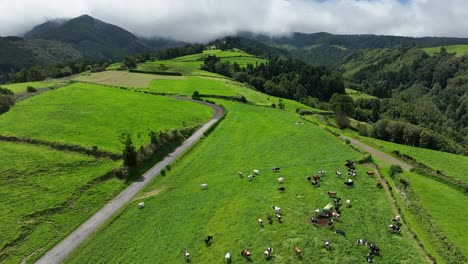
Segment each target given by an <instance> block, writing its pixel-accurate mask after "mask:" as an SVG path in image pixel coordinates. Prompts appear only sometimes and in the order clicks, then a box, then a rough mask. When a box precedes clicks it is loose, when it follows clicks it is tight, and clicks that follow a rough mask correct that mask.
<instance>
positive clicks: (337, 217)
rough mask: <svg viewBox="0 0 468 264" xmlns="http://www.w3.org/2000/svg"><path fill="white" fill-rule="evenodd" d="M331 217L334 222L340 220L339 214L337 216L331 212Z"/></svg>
mask: <svg viewBox="0 0 468 264" xmlns="http://www.w3.org/2000/svg"><path fill="white" fill-rule="evenodd" d="M331 215H332V217H333V218H335V219H336V220H339V219H340V214H339V213H335V212H331Z"/></svg>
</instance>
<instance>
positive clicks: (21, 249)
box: [0, 141, 124, 263]
mask: <svg viewBox="0 0 468 264" xmlns="http://www.w3.org/2000/svg"><path fill="white" fill-rule="evenodd" d="M0 157H1V159H0V186H2V187H1V188H0V195H1V197H2V199H0V212H1V213H0V249H1V251H0V262H1V263H20V262H21V261H22V260H25V259H27V258H29V257H31V259H30V261H31V260H33V259H35V258H37V257H38V256H40V255H41V254H42V253H44V252H45V251H46V250H47V249H49V248H50V247H51V246H53V245H54V244H55V243H57V242H58V241H60V240H61V239H62V238H63V237H64V236H65V235H66V234H67V233H69V232H71V231H72V230H73V229H74V228H75V227H76V226H78V225H79V224H80V223H81V222H83V221H84V220H85V219H86V218H88V217H89V216H90V215H92V214H93V213H94V212H95V211H97V210H98V209H99V208H100V207H101V206H103V205H104V202H105V201H107V200H109V199H110V198H112V197H113V196H114V195H115V194H116V193H118V192H119V191H120V190H121V189H122V188H123V187H124V183H123V182H122V181H120V180H118V179H115V178H112V179H108V180H106V181H102V182H99V183H94V184H92V185H88V184H89V183H90V182H91V181H93V180H94V179H96V178H98V177H100V176H102V175H104V174H105V173H106V172H108V171H110V170H112V169H114V168H116V167H117V166H119V165H120V163H121V162H120V161H118V162H113V161H111V160H107V159H95V158H94V157H89V156H85V155H80V154H76V153H69V152H64V151H57V150H52V149H49V148H45V147H38V146H32V145H27V144H21V143H9V142H2V141H0ZM33 253H35V254H33ZM30 254H31V255H30Z"/></svg>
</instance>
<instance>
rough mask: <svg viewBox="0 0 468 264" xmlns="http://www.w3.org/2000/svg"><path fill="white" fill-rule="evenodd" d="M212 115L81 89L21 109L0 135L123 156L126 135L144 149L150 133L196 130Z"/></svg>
mask: <svg viewBox="0 0 468 264" xmlns="http://www.w3.org/2000/svg"><path fill="white" fill-rule="evenodd" d="M212 114H213V110H212V109H211V108H209V107H207V106H203V105H200V104H196V103H193V102H189V101H181V100H176V99H173V98H167V97H162V96H155V95H148V94H144V93H136V92H134V91H129V90H123V89H116V88H111V87H106V86H102V85H95V84H85V83H76V84H72V85H69V86H67V87H63V88H61V89H58V90H54V91H48V92H45V93H42V94H40V95H38V96H35V97H33V98H30V99H28V100H25V101H22V102H20V103H18V104H16V105H15V106H14V107H13V108H12V109H11V110H10V111H9V112H7V113H5V114H3V115H1V116H0V134H2V135H7V136H19V137H26V138H36V139H41V140H46V141H53V142H60V143H71V144H77V145H82V146H85V147H88V148H91V147H92V146H97V147H98V148H99V149H103V150H107V151H112V152H114V153H119V154H120V153H121V150H122V148H123V145H122V142H121V139H122V138H123V137H124V136H125V134H130V135H131V136H132V139H133V143H134V145H135V146H137V147H139V146H140V145H143V144H146V143H148V142H149V136H148V133H149V132H150V131H160V130H166V129H173V128H181V127H192V126H195V125H199V124H202V123H204V122H206V121H207V120H208V119H209V118H210V117H211V116H212Z"/></svg>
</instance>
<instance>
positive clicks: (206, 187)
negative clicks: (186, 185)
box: [200, 183, 208, 190]
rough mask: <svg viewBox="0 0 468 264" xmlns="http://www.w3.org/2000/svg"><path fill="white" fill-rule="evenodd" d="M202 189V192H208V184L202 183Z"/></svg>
mask: <svg viewBox="0 0 468 264" xmlns="http://www.w3.org/2000/svg"><path fill="white" fill-rule="evenodd" d="M200 188H201V189H202V190H206V189H208V184H206V183H202V184H200Z"/></svg>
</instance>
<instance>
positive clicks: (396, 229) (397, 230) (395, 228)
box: [388, 225, 401, 234]
mask: <svg viewBox="0 0 468 264" xmlns="http://www.w3.org/2000/svg"><path fill="white" fill-rule="evenodd" d="M388 230H390V232H392V233H396V234H399V233H400V231H401V230H400V227H399V226H397V225H389V226H388Z"/></svg>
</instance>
